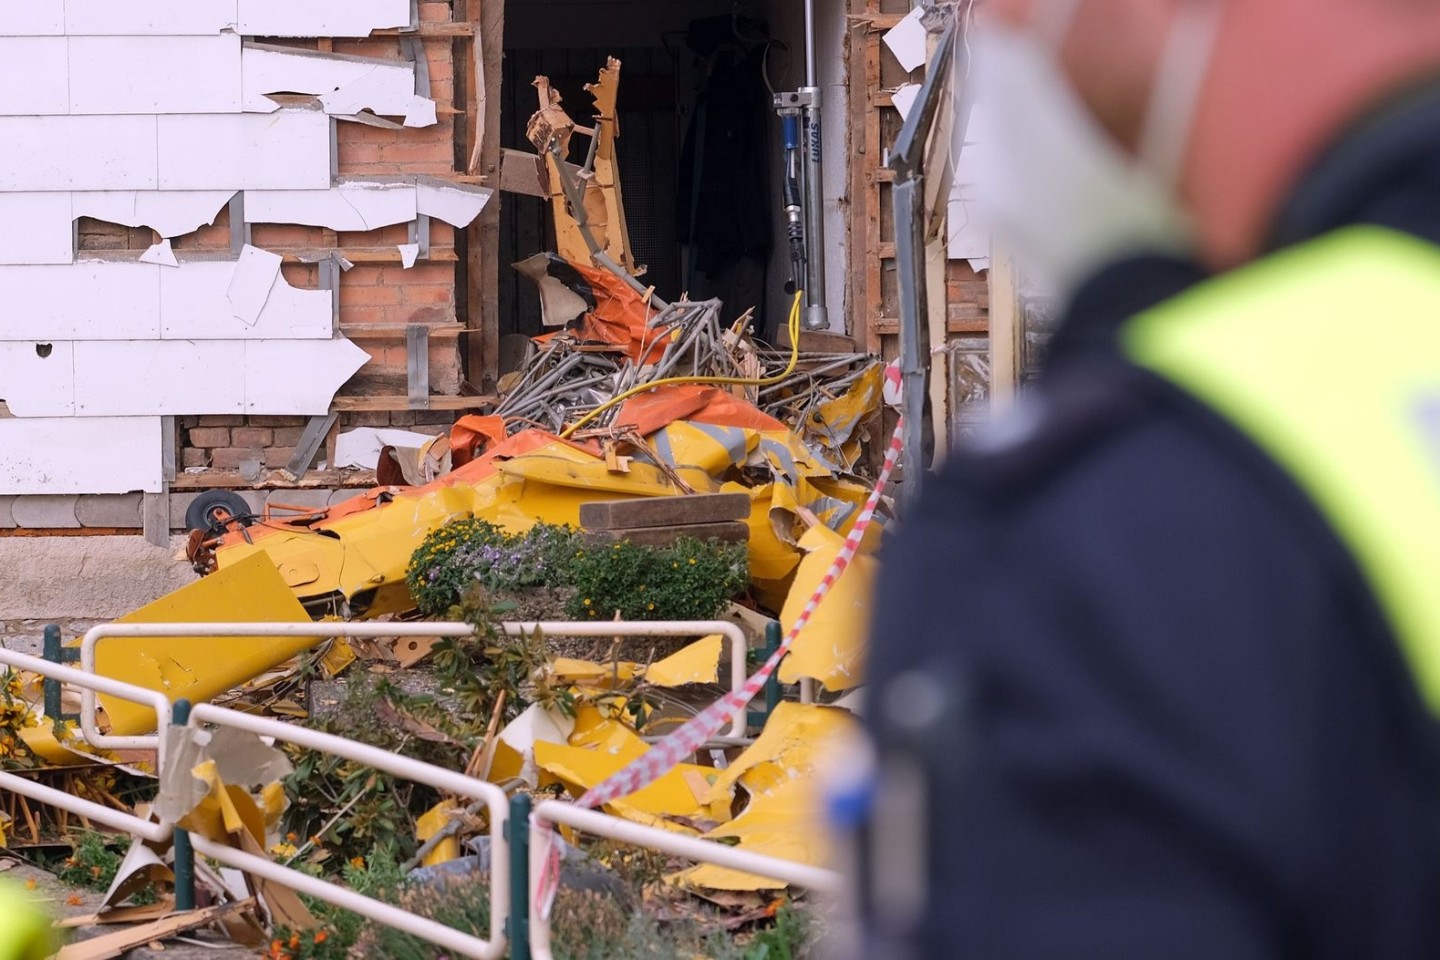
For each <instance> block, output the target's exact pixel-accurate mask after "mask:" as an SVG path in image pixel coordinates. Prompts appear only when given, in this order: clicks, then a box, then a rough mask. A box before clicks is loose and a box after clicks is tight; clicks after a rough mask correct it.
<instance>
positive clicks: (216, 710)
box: [190, 703, 510, 960]
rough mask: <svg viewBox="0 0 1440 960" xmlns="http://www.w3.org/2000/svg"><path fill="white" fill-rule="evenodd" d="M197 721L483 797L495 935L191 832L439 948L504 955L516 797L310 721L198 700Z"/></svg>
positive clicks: (219, 850) (486, 959) (250, 866)
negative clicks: (510, 826) (509, 829)
mask: <svg viewBox="0 0 1440 960" xmlns="http://www.w3.org/2000/svg"><path fill="white" fill-rule="evenodd" d="M190 724H191V726H199V725H202V724H209V725H212V726H218V727H232V728H234V729H237V730H244V731H246V732H248V733H253V734H255V735H256V736H260V737H273V738H274V739H276V740H284V741H286V742H289V743H294V744H297V745H299V746H302V747H306V748H308V749H310V750H317V751H320V752H322V753H328V754H332V755H334V756H337V757H341V758H343V759H345V760H350V761H352V762H354V763H359V764H363V765H365V766H367V767H371V768H373V769H375V770H381V771H384V772H385V773H389V774H391V775H393V776H396V777H400V778H402V779H405V780H412V781H414V782H416V783H423V784H427V785H428V786H431V787H434V788H435V789H437V790H441V791H444V792H447V793H453V794H456V795H458V796H462V797H467V798H469V799H471V800H479V801H481V802H482V803H484V804H485V807H486V810H487V812H488V814H489V817H488V819H489V821H490V844H491V846H490V850H491V856H490V939H489V940H482V939H480V938H479V937H475V936H472V935H470V934H468V933H464V932H462V931H459V930H456V929H455V928H453V927H449V926H446V925H445V924H443V923H439V922H437V921H435V920H430V919H428V918H426V917H421V916H417V915H415V914H413V913H411V912H409V911H408V910H404V909H401V908H400V907H396V906H392V905H391V904H388V903H384V902H382V901H379V900H375V899H373V898H371V897H367V896H364V895H362V894H359V893H356V892H355V891H353V890H348V889H346V888H345V887H341V886H338V885H336V884H333V883H329V882H327V881H325V880H321V879H319V878H317V877H312V876H309V875H308V874H304V873H301V872H300V871H298V870H294V869H292V868H290V867H286V866H281V865H280V864H278V863H275V862H274V861H272V860H270V859H268V858H266V857H261V856H256V855H254V854H250V853H246V852H244V851H241V850H237V849H235V848H234V847H231V846H228V845H226V844H223V843H216V842H214V841H213V840H209V839H207V838H205V837H203V836H200V835H198V834H194V833H192V834H191V835H190V842H191V843H192V844H193V845H194V847H195V849H196V850H197V851H199V852H200V853H202V854H204V855H205V856H207V857H211V858H213V859H215V860H218V861H220V862H221V863H224V864H227V865H229V866H232V867H236V868H238V869H240V870H244V871H245V872H247V873H250V874H252V875H254V876H258V877H262V878H264V879H266V880H273V881H274V882H276V883H280V884H283V885H285V886H287V887H289V888H291V889H293V890H296V891H298V892H300V893H304V894H307V895H309V896H312V897H317V898H319V899H321V900H324V901H325V902H327V903H332V904H334V905H335V906H337V907H341V908H343V909H346V910H351V911H353V912H355V913H358V914H360V915H361V916H364V917H368V918H369V919H371V920H374V921H376V922H378V923H383V924H385V925H386V926H389V927H393V928H395V929H396V930H400V931H402V932H404V933H408V934H412V935H413V936H417V937H420V938H422V939H424V940H428V941H430V942H431V943H433V944H436V945H437V946H439V947H441V948H443V949H445V950H449V951H453V952H454V953H457V954H460V955H462V956H466V957H474V958H476V960H497V958H499V957H501V956H503V955H504V953H505V946H506V938H505V921H506V918H507V917H509V915H510V859H509V856H508V848H507V846H506V844H507V841H506V834H505V823H506V820H507V819H508V817H509V798H508V797H507V796H506V795H505V791H504V790H502V789H501V788H500V787H498V786H496V785H495V784H493V783H490V782H488V781H485V780H479V779H476V778H474V777H467V776H465V775H464V774H462V773H456V772H455V771H453V770H446V769H444V768H443V767H437V766H435V765H433V764H429V763H424V762H422V761H420V760H414V759H411V758H410V757H404V756H401V755H399V754H397V753H392V752H390V751H389V750H381V749H380V748H378V747H372V746H369V745H368V744H363V743H357V742H355V741H354V740H347V739H346V738H344V737H337V736H334V735H333V734H328V733H321V732H320V731H318V730H311V729H309V728H308V727H300V726H296V725H295V724H291V723H285V722H283V721H280V720H272V719H269V718H268V717H257V716H253V715H251V714H248V713H240V712H239V711H236V710H229V709H226V708H225V707H216V706H212V705H210V704H204V703H202V704H198V705H196V706H195V708H194V709H193V710H192V711H191V714H190Z"/></svg>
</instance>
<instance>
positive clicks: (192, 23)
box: [6, 0, 303, 37]
mask: <svg viewBox="0 0 1440 960" xmlns="http://www.w3.org/2000/svg"><path fill="white" fill-rule="evenodd" d="M12 2H13V3H15V4H16V5H19V4H21V3H35V2H37V0H6V5H7V6H8V5H9V4H10V3H12ZM42 2H43V0H42ZM301 2H303V0H301ZM63 6H64V11H65V16H64V27H65V33H67V34H69V35H70V36H72V37H79V36H102V37H137V36H141V37H143V36H202V37H203V36H212V35H214V34H218V33H220V32H221V31H222V30H229V29H231V28H233V27H234V26H235V20H236V11H237V0H64V5H63Z"/></svg>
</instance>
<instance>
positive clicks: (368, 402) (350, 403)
mask: <svg viewBox="0 0 1440 960" xmlns="http://www.w3.org/2000/svg"><path fill="white" fill-rule="evenodd" d="M496 402H497V401H496V398H495V397H428V398H426V400H425V403H424V405H423V406H420V407H414V406H411V404H410V398H409V397H408V396H406V395H405V394H394V395H382V396H372V397H336V398H335V400H334V401H333V402H332V403H331V404H330V409H331V410H334V411H336V412H337V413H385V412H393V411H400V410H479V409H481V408H482V407H486V406H490V405H491V404H494V403H496Z"/></svg>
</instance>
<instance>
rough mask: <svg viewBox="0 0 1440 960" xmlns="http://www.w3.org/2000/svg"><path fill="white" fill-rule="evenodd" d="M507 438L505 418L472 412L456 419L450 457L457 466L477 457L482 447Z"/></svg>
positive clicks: (451, 432) (451, 433)
mask: <svg viewBox="0 0 1440 960" xmlns="http://www.w3.org/2000/svg"><path fill="white" fill-rule="evenodd" d="M505 438H506V431H505V418H504V417H499V416H495V415H494V414H491V415H489V416H483V417H482V416H481V415H480V414H478V413H470V414H466V415H465V416H463V417H461V418H460V419H459V420H456V421H455V425H454V426H452V427H451V428H450V457H451V462H452V463H453V464H454V465H455V466H456V467H463V466H464V465H465V464H467V463H469V462H470V461H471V460H474V459H475V455H476V453H477V452H478V451H479V450H480V448H482V447H486V448H488V447H489V446H490V445H491V444H496V443H502V442H504V440H505Z"/></svg>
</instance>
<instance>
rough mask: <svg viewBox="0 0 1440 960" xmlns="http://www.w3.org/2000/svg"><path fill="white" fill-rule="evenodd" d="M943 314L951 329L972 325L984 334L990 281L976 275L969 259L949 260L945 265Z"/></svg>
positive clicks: (987, 318) (982, 274) (983, 275)
mask: <svg viewBox="0 0 1440 960" xmlns="http://www.w3.org/2000/svg"><path fill="white" fill-rule="evenodd" d="M945 313H946V319H947V320H948V322H949V324H950V325H951V326H952V327H953V326H955V325H956V324H959V323H965V324H967V325H969V324H974V325H975V326H976V327H977V328H978V332H981V333H983V332H984V331H985V329H986V326H985V325H986V324H988V322H989V318H990V281H989V279H988V276H987V274H986V273H978V274H977V273H976V272H975V271H974V270H972V269H971V268H970V262H969V261H968V260H951V261H949V262H948V263H946V265H945Z"/></svg>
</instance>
